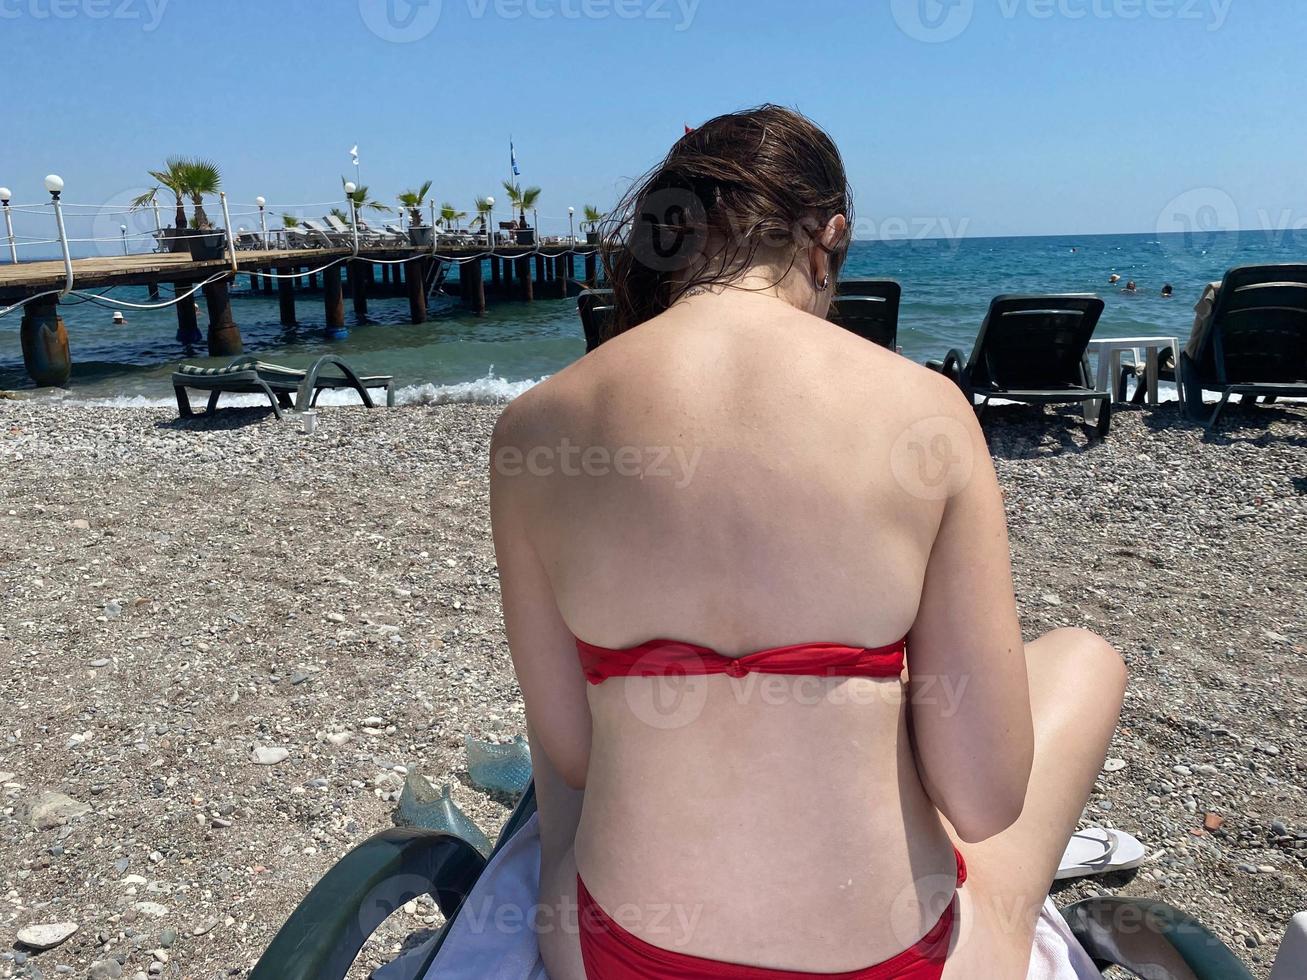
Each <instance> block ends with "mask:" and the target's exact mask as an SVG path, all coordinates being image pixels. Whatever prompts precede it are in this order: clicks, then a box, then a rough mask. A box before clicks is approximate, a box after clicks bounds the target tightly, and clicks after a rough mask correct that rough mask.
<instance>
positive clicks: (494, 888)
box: [373, 815, 1102, 980]
mask: <svg viewBox="0 0 1307 980" xmlns="http://www.w3.org/2000/svg"><path fill="white" fill-rule="evenodd" d="M539 888H540V824H539V821H538V819H537V817H536V816H535V815H532V817H531V819H530V820H528V821H527V822H526V823H525V824H523V825H522V829H521V830H519V831H518V832H517V833H516V834H515V835H514V836H513V839H512V840H510V841H509V842H508V843H507V844H506V845H505V846H504V847H503V848H502V849H501V850H500V851H499V853H498V854H496V855H495V857H494V858H493V859H492V860H491V862H490V864H489V865H487V867H486V870H485V872H484V873H483V874H482V875H481V877H480V878H479V879H478V880H477V883H476V885H475V886H474V887H473V889H472V894H470V895H469V896H468V899H467V902H466V903H465V904H464V906H463V910H462V911H461V912H460V913H459V915H458V918H456V919H455V920H454V924H453V926H452V927H451V928H450V932H449V936H448V937H447V938H446V939H445V943H444V945H443V946H441V948H440V953H439V954H438V955H437V956H436V959H435V962H434V963H432V965H431V970H430V971H429V972H428V973H427V975H426V978H424V980H487V978H493V980H549V977H548V974H547V973H546V972H545V966H544V963H543V962H542V961H541V959H540V947H539V945H538V944H537V942H536V936H535V933H534V932H533V931H532V930H531V928H530V927H529V925H527V924H526V923H528V922H529V916H528V913H529V911H530V910H531V909H533V908H534V907H535V904H536V898H537V895H538V893H539ZM504 910H509V914H504ZM497 912H498V913H499V914H496V913H497ZM433 941H434V940H433ZM430 948H431V944H430V943H427V944H426V945H424V946H422V947H420V948H417V949H414V950H411V951H409V952H408V953H407V954H405V955H403V956H401V957H400V958H399V959H397V960H395V961H394V962H393V963H390V964H388V965H386V966H384V967H382V968H381V969H379V970H377V971H376V973H374V974H373V977H374V978H375V980H417V964H418V963H420V962H421V961H422V960H423V959H425V958H426V952H427V950H429V949H430ZM1027 980H1102V975H1101V974H1100V973H1099V972H1098V971H1097V970H1095V969H1094V964H1093V961H1092V960H1090V958H1089V956H1088V954H1087V953H1085V951H1084V950H1083V949H1082V948H1081V947H1080V944H1079V943H1077V942H1076V940H1075V937H1074V936H1073V935H1072V934H1071V930H1070V929H1069V928H1068V927H1067V924H1066V922H1065V921H1064V920H1063V919H1062V916H1061V914H1060V913H1059V912H1058V911H1057V907H1056V906H1055V905H1054V904H1053V901H1052V899H1049V901H1048V902H1047V903H1046V904H1045V905H1044V908H1043V910H1042V911H1041V912H1040V915H1039V922H1038V924H1037V925H1036V926H1035V945H1034V950H1033V951H1032V953H1031V956H1030V970H1029V972H1028V973H1027Z"/></svg>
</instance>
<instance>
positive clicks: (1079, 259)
mask: <svg viewBox="0 0 1307 980" xmlns="http://www.w3.org/2000/svg"><path fill="white" fill-rule="evenodd" d="M1301 237H1302V236H1299V235H1296V234H1293V233H1286V234H1285V235H1283V236H1278V237H1277V236H1273V235H1268V234H1267V233H1265V232H1256V233H1254V232H1217V233H1211V234H1206V235H1180V234H1176V235H1156V234H1152V235H1094V236H1075V235H1063V236H1052V237H1037V238H1036V237H1030V238H966V239H930V240H920V241H906V240H905V241H877V242H855V243H854V245H853V247H852V248H851V250H850V254H849V258H848V262H847V264H846V266H845V270H844V273H843V275H844V276H845V277H846V278H890V279H896V280H898V281H899V282H900V283H901V284H902V287H903V302H902V307H901V310H900V315H899V344H900V345H901V346H902V348H903V353H904V355H905V356H907V357H910V358H912V359H913V360H917V361H924V360H926V359H927V358H941V357H943V355H944V353H945V352H946V351H948V350H949V349H950V348H952V347H959V348H961V349H962V350H963V351H964V352H965V351H967V350H969V349H970V346H971V344H972V342H973V341H974V340H975V336H976V331H977V329H978V328H979V326H980V322H981V320H982V319H983V318H984V315H985V310H986V308H987V307H988V306H989V301H990V299H991V298H993V297H994V296H996V295H999V294H1002V293H1062V292H1072V293H1075V292H1094V293H1098V294H1099V295H1100V296H1102V297H1103V299H1104V300H1105V301H1106V304H1107V308H1106V311H1105V312H1104V314H1103V318H1102V320H1101V321H1100V324H1099V327H1098V330H1097V333H1096V334H1095V336H1097V337H1126V336H1142V335H1160V336H1178V337H1180V338H1182V339H1183V338H1184V337H1187V336H1188V334H1189V328H1190V326H1191V325H1192V322H1193V304H1194V303H1195V302H1196V301H1197V299H1198V297H1199V295H1200V294H1201V292H1202V288H1203V286H1204V285H1205V284H1206V283H1208V282H1211V281H1213V280H1218V279H1220V278H1221V277H1222V275H1224V273H1225V271H1226V270H1227V269H1228V268H1231V267H1233V266H1238V265H1258V264H1271V263H1277V262H1294V261H1303V260H1305V259H1307V241H1300V240H1299V239H1300V238H1301ZM1113 273H1116V274H1118V275H1120V276H1121V282H1120V283H1119V284H1117V285H1115V286H1113V285H1110V284H1109V278H1110V276H1111V275H1112V274H1113ZM1129 280H1134V281H1135V282H1136V283H1137V284H1138V291H1137V292H1136V293H1134V294H1128V293H1125V292H1123V291H1122V287H1123V286H1124V285H1125V283H1126V282H1127V281H1129ZM248 282H249V280H248V278H247V277H245V276H241V277H240V279H239V280H238V285H237V287H236V288H234V289H233V292H232V314H233V317H234V319H235V320H236V323H237V324H238V325H239V326H240V329H241V334H242V336H243V338H244V341H245V350H246V352H247V353H257V354H258V355H259V356H260V357H262V358H264V359H266V360H270V361H276V362H278V363H284V364H287V365H290V366H295V367H303V366H305V365H307V364H309V363H310V362H311V361H312V359H313V358H314V357H316V356H318V355H321V354H326V353H332V354H338V355H340V356H342V357H344V358H346V359H347V360H348V361H349V362H350V363H351V364H352V365H354V366H355V367H356V369H358V370H359V371H360V372H361V373H367V374H393V375H394V376H395V378H396V383H397V387H398V388H399V401H400V402H401V403H403V402H409V403H412V402H446V401H461V402H498V401H505V400H507V399H510V398H512V397H513V396H515V395H517V394H519V393H520V392H522V391H524V390H525V389H526V388H528V387H530V385H532V384H534V383H536V382H537V381H539V380H540V379H541V378H544V377H547V376H549V375H550V374H552V373H554V372H555V371H558V370H559V369H560V368H562V367H564V366H566V365H567V364H569V363H570V362H571V361H573V360H575V359H576V358H578V357H580V356H581V355H582V354H583V353H584V352H585V341H584V338H583V335H582V332H581V324H580V321H579V319H578V318H577V313H576V301H575V299H566V300H564V299H542V300H536V301H535V302H534V303H524V302H518V301H511V300H504V299H499V298H492V299H491V306H490V309H489V311H488V312H487V313H486V315H485V316H482V317H477V316H472V315H470V314H469V313H467V312H466V311H465V310H463V309H462V307H461V306H460V304H459V303H458V302H457V301H456V300H455V299H453V298H449V297H435V298H434V299H433V301H432V304H431V319H430V320H429V321H428V322H427V323H424V324H420V325H414V324H411V323H408V322H407V320H408V300H407V299H406V298H404V297H389V296H387V297H381V296H377V295H372V296H370V297H369V300H368V318H367V322H366V323H357V322H356V321H355V319H354V314H353V310H352V308H350V304H349V303H348V302H347V303H346V307H347V313H346V322H347V324H348V326H349V335H348V337H347V338H345V339H343V340H328V339H326V337H325V331H324V323H325V319H324V314H323V307H322V298H321V293H320V292H319V293H310V294H298V295H297V297H296V311H297V315H298V318H299V320H300V323H299V325H298V326H296V327H293V328H286V327H283V326H281V325H280V324H279V322H278V320H279V316H278V304H277V297H276V294H275V293H274V294H271V295H268V294H263V293H251V292H250V291H249V290H248V286H247V284H248ZM1168 283H1169V284H1170V285H1171V286H1173V287H1174V291H1175V295H1174V298H1172V299H1164V298H1162V295H1161V292H1162V287H1163V286H1164V285H1166V284H1168ZM167 295H168V287H167V286H165V287H164V296H165V298H166V297H167ZM114 298H120V299H124V300H128V301H131V302H137V303H145V302H148V299H147V297H146V291H145V289H144V288H143V287H121V288H117V289H113V290H110V291H108V292H107V293H106V294H105V299H106V300H107V301H108V302H113V300H114ZM200 299H201V302H200V311H201V312H200V317H199V322H200V329H201V331H204V330H205V328H206V326H207V323H206V317H205V315H204V303H203V299H202V297H200ZM122 309H123V312H124V313H125V314H126V316H127V324H126V325H125V326H114V325H113V324H112V323H111V322H110V321H111V316H112V311H111V310H110V309H106V308H103V307H101V306H97V305H94V304H92V303H89V302H76V301H74V302H71V303H64V304H61V306H60V311H61V313H62V315H63V318H64V322H65V324H67V327H68V337H69V343H70V346H71V349H72V358H73V377H72V380H71V381H70V382H69V386H68V389H69V390H68V392H67V393H60V394H58V395H57V397H71V398H76V399H79V400H83V399H84V400H93V401H96V402H108V403H110V404H118V405H147V404H165V403H169V402H171V400H172V391H171V386H170V383H169V375H170V374H171V372H172V371H173V370H174V369H175V368H176V366H177V364H179V363H181V362H182V361H186V362H189V363H196V364H220V363H223V362H222V361H221V360H210V359H209V358H207V357H205V356H203V355H204V351H203V350H202V349H201V350H199V351H188V350H187V349H185V348H184V347H183V346H182V345H180V344H178V343H177V342H176V340H175V335H176V332H177V319H176V314H175V313H174V311H173V310H172V308H167V309H163V310H151V311H140V310H132V309H130V308H127V307H122ZM20 319H21V315H20V314H19V313H17V312H15V313H12V314H10V315H9V316H6V317H2V318H0V389H6V388H7V389H17V390H22V389H30V388H31V387H32V385H31V382H30V381H29V380H28V379H27V376H26V373H25V371H24V370H23V363H22V354H21V350H20V347H19V335H18V327H19V322H20ZM324 400H325V399H324ZM332 400H335V399H332ZM341 400H347V399H346V398H345V397H344V396H341Z"/></svg>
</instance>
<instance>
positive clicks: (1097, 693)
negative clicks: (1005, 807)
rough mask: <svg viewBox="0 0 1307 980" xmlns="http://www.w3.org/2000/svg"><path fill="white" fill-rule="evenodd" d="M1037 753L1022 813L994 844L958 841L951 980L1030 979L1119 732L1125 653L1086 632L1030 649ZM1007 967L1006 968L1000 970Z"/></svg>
mask: <svg viewBox="0 0 1307 980" xmlns="http://www.w3.org/2000/svg"><path fill="white" fill-rule="evenodd" d="M1026 664H1027V669H1028V671H1029V677H1030V703H1031V713H1032V715H1033V717H1034V730H1035V756H1034V764H1033V766H1032V768H1031V772H1030V785H1029V788H1028V789H1027V791H1026V802H1025V807H1024V808H1023V809H1022V811H1021V816H1020V817H1019V818H1017V821H1016V822H1015V823H1014V824H1013V825H1012V826H1011V827H1009V828H1008V829H1007V830H1005V831H1003V832H1002V833H1001V834H997V835H996V836H994V837H991V838H989V839H988V840H985V841H981V842H980V843H978V844H966V843H963V842H961V841H958V840H956V839H955V843H956V845H957V847H958V849H959V850H960V851H961V852H962V855H963V857H964V858H965V859H966V862H967V867H968V872H969V877H968V879H967V883H966V885H965V886H964V887H963V889H962V892H961V895H962V902H961V906H960V909H961V916H960V923H959V930H958V943H957V945H956V946H955V948H954V952H953V955H952V956H951V957H950V959H949V965H948V967H947V968H946V969H945V972H944V977H945V978H946V980H961V978H964V977H975V976H980V975H982V974H981V973H977V972H975V971H976V969H977V968H978V966H979V965H981V964H986V967H985V970H984V973H983V975H985V976H993V977H1002V978H1004V980H1007V978H1009V977H1011V978H1014V980H1021V978H1024V977H1025V976H1026V969H1027V964H1028V961H1029V957H1030V951H1031V944H1032V942H1033V939H1034V928H1035V921H1036V919H1037V918H1038V917H1039V910H1040V907H1041V906H1042V905H1043V904H1044V901H1045V899H1046V898H1047V897H1048V890H1049V888H1050V886H1051V885H1052V882H1053V875H1054V873H1055V872H1056V871H1057V866H1058V862H1059V861H1060V859H1061V857H1062V852H1063V851H1064V850H1065V849H1066V845H1067V841H1068V840H1069V839H1070V837H1071V834H1072V833H1074V832H1075V829H1076V825H1077V823H1078V822H1079V820H1080V815H1081V813H1082V812H1083V811H1084V807H1085V803H1086V802H1087V801H1088V799H1089V794H1090V791H1091V790H1092V789H1093V785H1094V780H1095V778H1096V777H1097V775H1098V773H1099V771H1100V769H1101V767H1102V765H1103V759H1104V757H1105V756H1106V755H1107V748H1108V745H1109V743H1110V742H1111V740H1112V734H1113V732H1114V731H1115V730H1116V725H1117V720H1118V717H1119V715H1120V712H1121V699H1122V697H1123V696H1124V693H1125V682H1126V670H1125V665H1124V663H1122V661H1121V657H1120V655H1119V654H1118V653H1117V652H1116V650H1114V649H1113V648H1112V647H1111V646H1110V645H1109V644H1108V643H1107V642H1106V641H1105V640H1103V639H1102V638H1101V637H1099V636H1096V635H1095V634H1093V633H1091V632H1089V631H1088V630H1081V629H1063V630H1056V631H1054V632H1052V633H1048V634H1046V635H1045V636H1041V637H1040V638H1039V639H1037V640H1035V641H1034V642H1033V643H1028V644H1026ZM1000 964H1001V966H1000Z"/></svg>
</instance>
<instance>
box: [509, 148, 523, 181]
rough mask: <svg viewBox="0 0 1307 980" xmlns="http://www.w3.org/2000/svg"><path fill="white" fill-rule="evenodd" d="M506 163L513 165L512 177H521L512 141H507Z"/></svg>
mask: <svg viewBox="0 0 1307 980" xmlns="http://www.w3.org/2000/svg"><path fill="white" fill-rule="evenodd" d="M508 161H509V163H511V164H512V165H513V176H514V177H521V176H522V171H521V170H519V169H518V167H517V149H516V148H515V147H514V146H513V141H512V140H511V139H510V140H509V141H508Z"/></svg>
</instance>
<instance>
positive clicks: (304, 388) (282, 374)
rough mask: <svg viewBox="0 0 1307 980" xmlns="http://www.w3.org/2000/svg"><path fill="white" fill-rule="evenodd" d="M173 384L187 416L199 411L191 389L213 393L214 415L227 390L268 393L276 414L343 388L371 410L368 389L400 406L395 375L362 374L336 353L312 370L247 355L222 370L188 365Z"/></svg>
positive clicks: (210, 411)
mask: <svg viewBox="0 0 1307 980" xmlns="http://www.w3.org/2000/svg"><path fill="white" fill-rule="evenodd" d="M325 368H334V369H335V370H336V372H338V373H327V374H323V369H325ZM172 387H173V392H174V393H175V394H176V395H177V410H178V411H179V412H180V413H181V414H182V415H183V416H191V415H194V414H195V413H194V411H193V410H192V409H191V401H190V397H189V396H188V395H187V394H186V391H187V389H188V388H193V389H195V390H197V391H207V392H208V393H209V406H208V409H207V412H206V414H209V415H212V414H213V413H214V411H215V410H216V409H217V408H218V399H219V398H220V397H221V396H222V395H224V394H228V395H233V394H254V395H259V394H262V395H266V396H267V398H268V403H269V404H270V405H271V406H272V411H273V412H274V413H275V414H276V416H277V418H281V417H282V415H281V410H282V409H283V408H294V409H295V410H296V411H298V412H302V411H304V410H305V409H308V408H312V407H313V406H314V405H316V404H317V403H318V396H319V395H321V394H322V392H324V391H333V390H335V389H338V388H352V389H353V390H354V391H357V392H358V394H359V397H360V398H362V399H363V404H364V405H366V406H367V407H368V408H375V407H376V406H375V404H374V402H373V401H372V396H371V394H369V392H368V389H369V388H385V389H386V405H387V406H393V405H394V404H395V379H394V378H392V377H390V376H389V375H371V376H367V377H359V376H358V375H357V374H355V373H354V371H353V369H352V368H350V366H349V365H348V364H346V363H345V362H344V361H342V360H341V359H340V358H339V357H334V356H332V355H327V356H326V357H320V358H318V359H317V360H316V361H314V362H313V366H312V367H311V368H309V369H308V370H307V371H299V370H296V369H295V368H288V367H282V366H281V365H278V364H269V363H267V362H266V361H260V360H259V359H258V358H255V357H250V356H248V355H247V356H245V357H238V358H236V360H234V361H232V362H231V363H230V364H228V365H226V366H225V367H220V368H203V367H196V366H194V365H192V364H183V365H182V366H181V368H180V369H178V370H177V371H174V372H173V376H172Z"/></svg>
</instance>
